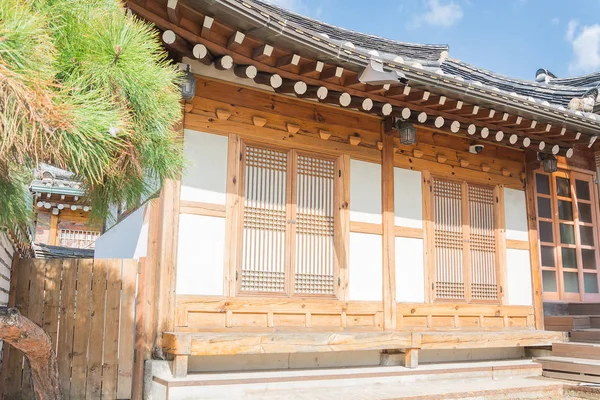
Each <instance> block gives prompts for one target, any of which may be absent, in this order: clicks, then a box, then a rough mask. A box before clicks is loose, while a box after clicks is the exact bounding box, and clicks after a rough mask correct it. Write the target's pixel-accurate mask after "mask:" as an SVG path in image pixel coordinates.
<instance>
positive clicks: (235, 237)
mask: <svg viewBox="0 0 600 400" xmlns="http://www.w3.org/2000/svg"><path fill="white" fill-rule="evenodd" d="M241 164H242V142H241V140H240V137H239V136H238V135H233V134H231V135H229V146H228V154H227V188H226V189H227V200H226V205H225V243H226V244H227V245H226V248H225V265H224V269H223V270H224V271H225V278H224V281H223V285H224V287H223V293H224V294H225V296H235V293H236V279H235V278H236V276H235V275H236V271H237V265H238V259H239V257H240V255H241V238H240V236H241V229H240V224H241V218H242V201H243V197H242V194H241V193H240V188H241V187H242V176H241V175H240V172H241V170H242V169H241Z"/></svg>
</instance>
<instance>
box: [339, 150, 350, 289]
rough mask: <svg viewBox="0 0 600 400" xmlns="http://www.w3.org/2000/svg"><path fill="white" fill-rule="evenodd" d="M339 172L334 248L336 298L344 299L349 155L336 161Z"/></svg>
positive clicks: (347, 237) (348, 221)
mask: <svg viewBox="0 0 600 400" xmlns="http://www.w3.org/2000/svg"><path fill="white" fill-rule="evenodd" d="M337 168H338V171H339V173H338V174H337V176H336V179H335V185H336V188H335V193H337V195H338V200H337V204H336V209H337V212H338V214H337V218H336V219H335V223H336V227H335V231H336V232H338V235H336V236H335V241H336V243H335V248H336V253H337V264H338V271H339V279H340V280H339V288H338V299H339V300H341V301H344V300H346V298H347V297H348V278H349V276H350V275H349V271H348V260H349V251H350V208H349V206H350V156H349V155H347V154H344V155H342V156H341V157H340V158H339V159H338V162H337Z"/></svg>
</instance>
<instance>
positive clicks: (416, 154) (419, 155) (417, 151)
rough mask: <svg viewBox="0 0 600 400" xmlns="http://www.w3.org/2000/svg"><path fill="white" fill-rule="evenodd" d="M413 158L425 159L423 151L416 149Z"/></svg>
mask: <svg viewBox="0 0 600 400" xmlns="http://www.w3.org/2000/svg"><path fill="white" fill-rule="evenodd" d="M413 157H414V158H421V157H423V150H419V149H414V150H413Z"/></svg>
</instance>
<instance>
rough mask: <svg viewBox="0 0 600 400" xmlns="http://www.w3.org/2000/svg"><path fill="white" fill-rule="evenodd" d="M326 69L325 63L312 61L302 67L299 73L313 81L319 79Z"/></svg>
mask: <svg viewBox="0 0 600 400" xmlns="http://www.w3.org/2000/svg"><path fill="white" fill-rule="evenodd" d="M324 67H325V63H323V62H322V61H312V62H309V63H306V64H304V65H302V66H301V67H300V71H299V72H298V73H299V74H300V75H303V76H307V77H310V78H313V79H319V77H320V76H321V73H322V72H323V68H324Z"/></svg>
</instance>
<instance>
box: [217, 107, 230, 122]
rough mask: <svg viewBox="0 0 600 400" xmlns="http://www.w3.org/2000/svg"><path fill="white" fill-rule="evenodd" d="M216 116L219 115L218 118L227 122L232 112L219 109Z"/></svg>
mask: <svg viewBox="0 0 600 400" xmlns="http://www.w3.org/2000/svg"><path fill="white" fill-rule="evenodd" d="M215 114H217V118H218V119H220V120H223V121H227V120H228V119H229V117H231V111H229V110H224V109H222V108H217V109H216V110H215Z"/></svg>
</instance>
